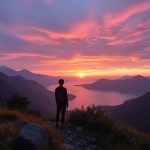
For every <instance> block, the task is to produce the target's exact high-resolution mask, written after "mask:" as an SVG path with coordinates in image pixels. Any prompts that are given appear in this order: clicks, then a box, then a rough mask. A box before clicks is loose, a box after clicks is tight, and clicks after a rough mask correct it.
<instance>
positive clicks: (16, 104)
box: [7, 94, 30, 111]
mask: <svg viewBox="0 0 150 150" xmlns="http://www.w3.org/2000/svg"><path fill="white" fill-rule="evenodd" d="M29 104H30V102H28V99H27V97H21V96H19V95H18V94H14V95H13V96H12V98H11V99H9V100H7V105H8V107H9V108H11V109H18V110H21V111H25V110H27V109H28V106H29Z"/></svg>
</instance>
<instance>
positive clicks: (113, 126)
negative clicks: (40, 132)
mask: <svg viewBox="0 0 150 150" xmlns="http://www.w3.org/2000/svg"><path fill="white" fill-rule="evenodd" d="M28 106H29V102H28V100H27V98H26V97H21V96H19V95H13V96H12V98H11V99H9V100H3V99H1V100H0V150H11V143H12V141H13V140H14V139H15V137H16V136H17V135H18V133H19V131H20V127H19V126H18V125H17V124H16V121H17V120H20V119H21V120H28V121H29V122H31V123H37V124H39V125H41V126H42V127H43V128H45V129H46V131H47V132H48V134H49V137H50V141H51V145H50V148H51V150H63V148H62V147H61V145H62V143H63V137H62V135H61V134H60V133H59V132H58V131H56V130H55V129H54V128H53V127H52V126H51V125H49V124H47V123H46V121H45V119H43V118H42V117H41V116H40V115H39V113H36V112H34V111H29V110H28ZM67 124H70V127H69V128H70V129H72V130H74V132H76V130H75V129H76V127H82V129H83V130H82V131H81V132H79V133H78V137H79V138H86V137H91V138H94V139H95V144H96V145H97V146H98V147H99V149H103V150H150V135H148V134H142V133H140V132H138V131H136V130H135V129H132V128H129V127H128V126H125V125H122V124H119V123H117V122H115V121H113V120H111V119H110V118H108V117H106V116H105V115H104V113H103V112H102V111H101V110H100V109H97V108H96V107H94V106H92V107H87V108H83V107H82V108H81V109H75V110H73V111H71V112H70V113H69V115H68V116H67Z"/></svg>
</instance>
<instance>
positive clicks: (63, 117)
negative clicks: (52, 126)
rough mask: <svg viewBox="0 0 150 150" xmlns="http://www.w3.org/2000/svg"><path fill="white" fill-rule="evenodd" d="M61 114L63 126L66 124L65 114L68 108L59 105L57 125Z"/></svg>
mask: <svg viewBox="0 0 150 150" xmlns="http://www.w3.org/2000/svg"><path fill="white" fill-rule="evenodd" d="M60 113H61V124H64V122H65V113H66V106H64V105H57V113H56V123H58V122H59V116H60Z"/></svg>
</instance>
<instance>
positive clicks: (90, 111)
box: [68, 106, 150, 150]
mask: <svg viewBox="0 0 150 150" xmlns="http://www.w3.org/2000/svg"><path fill="white" fill-rule="evenodd" d="M68 121H69V123H71V124H72V125H73V126H75V127H76V126H82V127H84V130H83V133H80V134H82V135H83V136H84V135H85V137H86V136H87V133H88V135H90V136H92V137H95V139H96V141H97V145H99V146H100V147H101V148H103V149H107V150H128V149H130V150H142V148H144V149H145V150H149V149H150V136H148V137H147V136H146V135H141V133H139V132H137V131H136V130H134V129H132V128H130V127H128V126H125V125H122V124H119V123H117V122H115V121H113V120H111V119H109V118H108V117H107V116H105V115H104V113H103V112H102V111H101V110H100V109H97V108H96V107H94V106H92V107H87V108H86V109H85V108H84V107H82V108H81V109H75V110H73V111H71V113H70V115H69V117H68ZM84 132H85V133H84Z"/></svg>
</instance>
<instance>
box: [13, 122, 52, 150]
mask: <svg viewBox="0 0 150 150" xmlns="http://www.w3.org/2000/svg"><path fill="white" fill-rule="evenodd" d="M48 146H49V136H48V134H47V132H46V131H45V130H44V129H43V128H42V127H41V126H40V125H38V124H32V123H30V124H27V125H25V126H23V127H22V129H21V131H20V133H19V135H18V136H17V138H16V139H15V140H14V141H13V143H12V147H13V150H43V149H48Z"/></svg>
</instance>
